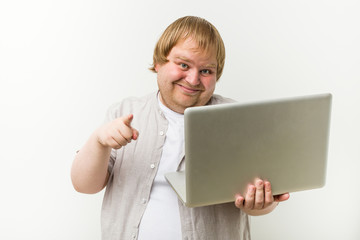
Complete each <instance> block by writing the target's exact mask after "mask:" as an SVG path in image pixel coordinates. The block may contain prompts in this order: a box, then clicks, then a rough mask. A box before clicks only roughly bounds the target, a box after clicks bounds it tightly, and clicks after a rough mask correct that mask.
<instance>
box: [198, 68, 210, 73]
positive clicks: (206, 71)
mask: <svg viewBox="0 0 360 240" xmlns="http://www.w3.org/2000/svg"><path fill="white" fill-rule="evenodd" d="M200 72H201V74H211V71H210V70H209V69H203V70H201V71H200Z"/></svg>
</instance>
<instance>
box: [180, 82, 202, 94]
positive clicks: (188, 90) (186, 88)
mask: <svg viewBox="0 0 360 240" xmlns="http://www.w3.org/2000/svg"><path fill="white" fill-rule="evenodd" d="M177 85H178V86H179V87H180V88H181V89H182V90H183V91H184V92H186V93H190V94H196V93H199V92H200V91H201V89H198V88H192V87H188V86H184V85H181V84H177Z"/></svg>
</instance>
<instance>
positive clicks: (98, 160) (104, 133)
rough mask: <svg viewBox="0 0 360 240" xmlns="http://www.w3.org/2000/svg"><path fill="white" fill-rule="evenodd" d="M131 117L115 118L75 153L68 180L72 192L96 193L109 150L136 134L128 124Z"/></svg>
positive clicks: (104, 174) (102, 183)
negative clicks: (70, 181)
mask: <svg viewBox="0 0 360 240" xmlns="http://www.w3.org/2000/svg"><path fill="white" fill-rule="evenodd" d="M132 118H133V115H132V114H130V115H128V116H125V117H120V118H117V119H115V120H114V121H112V122H110V123H108V124H105V125H103V126H102V127H100V128H99V129H97V130H96V131H95V132H94V133H93V134H92V135H91V136H90V138H89V139H88V140H87V142H86V143H85V145H84V146H83V147H82V149H81V150H80V151H79V152H78V153H77V155H76V157H75V159H74V162H73V165H72V168H71V180H72V184H73V186H74V188H75V190H76V191H78V192H81V193H97V192H99V191H101V190H102V189H103V188H104V187H105V186H106V183H107V181H108V179H109V173H108V164H109V159H110V154H111V149H112V148H114V149H119V148H121V147H122V146H125V145H126V144H127V143H129V142H131V140H136V139H137V137H138V135H139V133H138V131H137V130H136V129H134V128H132V127H131V121H132Z"/></svg>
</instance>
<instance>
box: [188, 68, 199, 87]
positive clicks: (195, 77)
mask: <svg viewBox="0 0 360 240" xmlns="http://www.w3.org/2000/svg"><path fill="white" fill-rule="evenodd" d="M185 81H186V82H188V83H189V84H190V85H192V86H196V85H199V83H200V73H199V71H197V70H195V69H192V70H190V71H187V75H186V78H185Z"/></svg>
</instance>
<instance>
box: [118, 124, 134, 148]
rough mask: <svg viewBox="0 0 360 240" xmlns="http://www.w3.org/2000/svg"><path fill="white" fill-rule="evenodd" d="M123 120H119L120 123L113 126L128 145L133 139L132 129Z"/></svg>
mask: <svg viewBox="0 0 360 240" xmlns="http://www.w3.org/2000/svg"><path fill="white" fill-rule="evenodd" d="M125 121H126V120H125V119H120V123H119V124H117V125H116V126H115V128H116V130H117V132H118V133H119V134H120V135H121V136H122V137H123V138H125V139H126V141H127V142H128V143H129V142H131V140H132V138H133V128H131V127H130V126H129V125H127V124H126V123H125Z"/></svg>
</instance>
